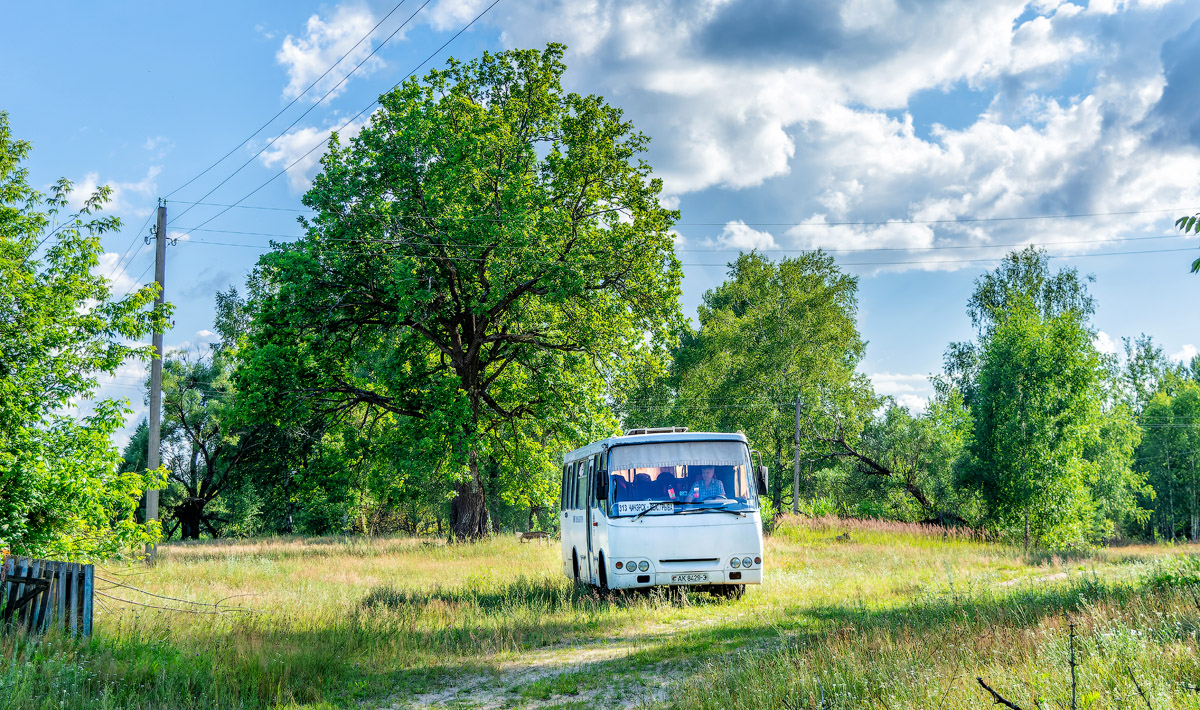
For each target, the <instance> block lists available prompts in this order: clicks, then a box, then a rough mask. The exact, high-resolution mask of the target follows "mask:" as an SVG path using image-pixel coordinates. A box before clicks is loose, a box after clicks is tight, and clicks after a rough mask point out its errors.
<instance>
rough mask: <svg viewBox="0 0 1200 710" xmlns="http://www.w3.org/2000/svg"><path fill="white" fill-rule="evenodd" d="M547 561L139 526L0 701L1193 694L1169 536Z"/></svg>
mask: <svg viewBox="0 0 1200 710" xmlns="http://www.w3.org/2000/svg"><path fill="white" fill-rule="evenodd" d="M558 555H559V552H558V547H557V543H553V544H551V545H545V544H539V543H529V544H519V543H518V542H517V541H516V539H514V538H511V537H507V536H501V537H497V538H494V539H491V540H488V541H485V542H481V543H477V544H469V545H448V544H446V543H445V542H444V541H438V540H428V539H424V540H423V539H411V538H389V539H361V538H339V539H267V540H254V541H206V542H202V543H198V544H186V545H185V544H174V545H167V546H163V547H162V548H160V559H159V563H158V564H157V565H156V566H155V567H153V568H146V567H144V566H141V565H129V566H112V565H110V566H107V567H104V568H103V569H101V570H99V571H98V576H99V577H101V578H103V579H104V580H106V581H104V582H101V583H100V584H99V585H98V587H99V588H100V589H101V590H102V591H103V594H104V595H105V596H101V597H99V601H100V602H101V603H100V604H99V605H98V608H97V614H96V622H95V634H94V637H93V638H92V639H91V641H90V642H87V643H79V642H76V641H73V640H71V639H69V638H62V637H57V636H51V637H48V638H44V639H41V640H40V641H38V642H36V643H34V642H32V641H30V640H27V639H22V638H18V637H12V636H9V637H5V638H4V639H3V641H0V707H6V708H7V707H14V708H15V707H19V708H212V707H229V708H274V707H286V708H342V707H352V708H364V709H372V710H373V709H375V708H437V707H454V708H471V707H492V708H501V707H528V708H548V707H560V708H575V707H578V708H583V707H589V708H591V707H678V708H722V709H726V708H781V709H788V710H791V709H793V708H861V707H871V708H884V707H895V708H943V707H944V708H984V707H991V706H992V704H993V698H992V697H991V696H990V695H989V694H988V692H987V691H986V690H984V689H983V688H982V687H981V686H980V684H979V682H978V681H977V680H976V679H977V678H983V680H984V681H985V682H986V683H987V684H988V685H989V686H990V687H992V688H994V689H995V690H996V691H997V692H999V693H1000V694H1001V695H1003V696H1004V697H1005V698H1006V699H1007V700H1008V701H1010V702H1012V703H1013V704H1014V705H1016V706H1018V707H1021V708H1025V709H1027V710H1029V709H1032V708H1037V707H1041V708H1053V707H1058V708H1063V709H1066V708H1071V707H1073V706H1072V693H1073V691H1074V696H1075V700H1074V703H1075V704H1074V707H1078V708H1152V709H1153V710H1165V709H1168V708H1200V690H1197V687H1198V686H1200V658H1198V657H1197V653H1196V641H1197V638H1198V637H1200V598H1198V597H1197V596H1196V593H1195V592H1196V590H1197V586H1196V585H1197V584H1198V583H1200V563H1198V559H1197V558H1196V557H1193V556H1192V555H1191V552H1190V549H1189V548H1188V547H1185V546H1178V547H1172V546H1165V545H1158V546H1150V545H1142V546H1129V547H1112V548H1101V549H1096V550H1090V551H1080V552H1071V553H1062V554H1050V553H1038V552H1035V553H1026V552H1024V551H1023V550H1021V549H1019V548H1015V547H1011V546H1007V545H1003V544H998V543H994V542H987V541H980V540H976V539H973V538H972V537H971V536H969V535H966V534H961V535H957V534H947V533H946V532H944V531H942V530H937V529H930V528H923V527H920V526H914V525H905V524H896V523H883V522H864V521H844V520H837V519H820V520H803V519H784V520H783V521H782V522H781V523H780V524H779V525H778V526H777V527H776V529H775V531H774V532H773V534H772V535H770V536H769V537H768V538H767V549H766V561H767V566H768V570H769V571H768V574H767V578H766V582H765V584H763V585H762V586H761V587H755V588H751V589H750V590H749V591H748V592H747V594H746V595H745V596H744V597H743V598H742V599H740V600H737V601H728V600H724V599H716V598H712V597H710V596H709V595H707V594H703V593H699V592H687V593H683V594H668V593H651V594H629V595H612V596H602V595H599V594H597V593H595V592H592V591H590V590H587V589H581V588H576V587H575V586H574V585H572V584H571V583H570V582H569V581H568V580H567V579H566V578H565V577H563V576H562V575H561V574H560V573H559V571H558V565H559V560H558ZM146 592H149V593H150V594H153V595H157V596H151V595H150V594H147V593H146ZM122 600H123V601H122ZM131 602H136V604H135V603H131ZM155 607H163V608H155ZM1072 626H1073V627H1074V628H1073V629H1072ZM1072 658H1074V664H1072ZM1072 673H1074V676H1075V683H1074V686H1073V685H1072Z"/></svg>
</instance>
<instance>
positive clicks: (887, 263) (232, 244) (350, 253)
mask: <svg viewBox="0 0 1200 710" xmlns="http://www.w3.org/2000/svg"><path fill="white" fill-rule="evenodd" d="M181 243H182V244H203V245H206V246H225V247H238V248H243V249H258V250H259V251H263V252H269V251H271V250H272V249H273V247H271V246H264V245H260V244H244V243H241V242H211V241H206V240H200V239H191V240H188V241H185V242H181ZM373 243H378V244H387V243H388V242H373ZM394 244H395V245H399V246H405V245H408V243H407V242H394ZM813 251H815V250H813ZM1183 251H1189V252H1190V251H1194V248H1193V247H1183V248H1180V249H1143V250H1137V251H1118V252H1102V253H1094V254H1049V255H1047V257H1046V258H1048V259H1073V258H1084V257H1088V258H1090V257H1099V256H1131V255H1136V254H1167V253H1174V252H1183ZM336 253H337V254H341V255H345V256H378V255H379V253H378V252H369V251H347V250H337V252H336ZM403 256H404V257H405V258H409V259H422V260H426V261H468V262H475V263H478V262H480V261H484V259H482V258H480V257H473V256H425V255H419V254H405V255H403ZM1000 258H1003V257H1000V256H993V257H986V258H978V259H923V260H910V261H855V262H842V263H840V264H839V266H911V265H922V264H970V263H984V262H993V261H996V260H997V259H1000ZM488 260H492V261H496V262H498V263H505V260H504V259H502V258H497V257H489V259H488ZM517 261H522V262H524V263H541V264H555V263H558V262H552V261H536V260H521V259H513V260H511V261H510V262H509V263H516V262H517ZM680 266H729V264H728V263H727V262H720V263H689V262H680Z"/></svg>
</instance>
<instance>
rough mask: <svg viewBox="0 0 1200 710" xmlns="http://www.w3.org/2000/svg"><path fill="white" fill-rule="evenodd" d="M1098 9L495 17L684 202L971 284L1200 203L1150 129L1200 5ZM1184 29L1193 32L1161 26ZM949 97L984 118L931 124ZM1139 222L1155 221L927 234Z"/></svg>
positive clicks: (1077, 250)
mask: <svg viewBox="0 0 1200 710" xmlns="http://www.w3.org/2000/svg"><path fill="white" fill-rule="evenodd" d="M1082 4H1083V3H1080V4H1075V3H1071V2H1060V1H1059V0H1039V2H1036V3H1034V5H1033V6H1030V5H1028V4H1027V3H1025V2H1023V1H1021V0H1000V1H998V2H992V3H978V2H968V1H966V0H930V1H929V2H923V3H896V2H893V1H892V0H854V1H853V2H847V3H843V4H841V5H833V6H829V5H822V4H817V3H804V2H795V3H757V4H751V3H747V2H742V1H739V0H702V1H701V2H692V3H678V2H658V1H656V2H649V1H648V0H624V1H623V2H616V1H615V0H589V1H588V2H564V1H563V0H536V1H533V2H530V3H525V4H520V5H513V6H509V7H507V8H506V10H505V11H504V12H503V13H493V14H491V15H489V16H488V21H490V22H493V23H494V24H496V25H498V26H499V27H500V28H501V30H502V35H501V36H502V42H503V43H504V44H505V45H506V46H520V47H530V46H539V45H541V44H543V43H544V42H546V41H548V40H554V41H563V42H565V43H566V44H567V45H568V47H569V48H570V52H569V54H568V57H567V64H568V66H569V69H568V73H567V76H566V77H565V82H566V83H567V85H568V87H570V88H576V89H579V90H583V91H587V92H595V93H600V94H602V95H604V96H605V97H607V98H608V99H609V100H610V101H611V102H613V103H614V104H617V105H619V106H621V107H622V108H623V109H624V110H625V111H626V114H627V115H628V116H630V118H631V119H632V120H633V121H634V123H635V125H637V126H638V128H639V129H641V130H643V131H645V132H646V133H647V134H649V135H650V136H652V137H653V140H654V142H653V144H652V149H651V156H650V159H651V163H652V164H653V165H654V166H655V168H656V172H657V174H658V175H659V176H660V177H662V178H663V179H664V183H665V186H666V189H667V191H668V192H670V193H672V194H674V195H688V194H690V193H697V192H699V191H702V190H713V189H714V188H715V189H718V190H720V189H724V190H748V189H756V190H760V191H761V192H760V193H758V194H759V195H760V196H761V197H762V198H763V199H762V200H761V201H760V200H755V201H754V202H750V201H742V204H760V203H761V202H762V201H765V200H774V201H775V202H776V203H777V204H784V205H786V209H788V210H789V211H790V212H791V215H790V218H791V219H793V220H795V221H798V222H799V221H803V222H812V221H816V222H823V223H829V222H860V223H867V224H857V225H840V226H838V227H830V226H821V227H815V228H797V229H795V230H791V231H789V232H787V233H785V234H784V241H785V242H786V241H787V240H789V239H790V240H791V241H792V242H793V244H786V243H785V246H793V245H794V246H799V247H811V246H823V247H826V248H842V249H865V248H876V247H885V248H888V249H901V250H903V249H917V250H919V251H918V252H917V253H914V254H905V253H904V252H903V251H900V252H891V253H890V254H883V255H879V256H877V257H875V258H877V259H878V260H879V261H886V262H900V261H919V262H921V263H920V264H910V265H903V264H895V265H892V266H887V267H886V268H897V269H898V268H924V269H958V268H967V267H970V268H977V267H979V266H985V265H986V264H981V263H980V262H979V261H978V260H981V259H983V260H987V259H992V258H998V257H1000V256H1002V255H1003V254H1004V253H1005V252H1006V251H1007V250H1008V248H1009V247H1007V246H1000V247H996V246H991V245H1009V244H1016V245H1020V244H1028V243H1038V244H1052V243H1057V242H1065V241H1073V242H1079V241H1085V240H1091V241H1092V242H1094V243H1084V244H1072V245H1062V246H1059V247H1054V248H1053V249H1052V253H1053V254H1082V253H1086V252H1089V251H1094V250H1096V249H1098V248H1100V243H1101V240H1106V239H1114V238H1118V237H1129V236H1140V235H1149V234H1154V233H1161V232H1160V230H1163V229H1164V228H1167V227H1168V225H1167V223H1166V220H1167V217H1166V216H1164V215H1162V214H1153V213H1150V212H1149V211H1151V210H1156V209H1163V208H1168V207H1176V206H1179V205H1191V204H1197V203H1198V202H1200V184H1198V183H1196V181H1195V180H1192V179H1190V177H1189V176H1194V175H1196V174H1197V173H1200V150H1198V149H1197V147H1196V146H1195V145H1192V144H1183V145H1171V146H1166V147H1164V146H1161V145H1158V144H1156V143H1155V141H1154V139H1153V138H1152V135H1151V134H1152V131H1153V130H1154V125H1153V121H1151V120H1150V119H1151V118H1152V117H1153V116H1152V113H1151V112H1152V111H1154V110H1155V107H1156V105H1157V103H1158V102H1159V99H1160V97H1161V96H1162V94H1163V87H1164V85H1165V79H1164V69H1163V61H1164V59H1163V57H1164V56H1165V55H1164V53H1163V51H1162V48H1163V42H1164V41H1165V40H1166V39H1169V38H1170V37H1171V36H1172V33H1173V32H1179V31H1181V30H1182V29H1183V28H1186V27H1188V26H1189V25H1190V24H1191V23H1192V22H1193V21H1195V19H1196V17H1197V16H1200V6H1191V7H1183V6H1181V5H1180V4H1178V3H1177V4H1174V5H1172V6H1170V7H1164V8H1161V9H1155V10H1153V11H1152V12H1151V11H1147V10H1144V9H1142V7H1143V6H1149V5H1155V6H1157V5H1159V4H1161V3H1160V2H1159V0H1147V2H1146V3H1140V4H1139V3H1131V2H1125V3H1109V4H1108V5H1107V6H1106V7H1104V8H1101V4H1100V3H1092V4H1091V5H1090V6H1089V9H1088V11H1086V12H1085V11H1084V10H1083V8H1082V7H1081V5H1082ZM436 8H437V9H436V10H435V15H436V16H437V17H438V18H441V19H439V20H437V21H436V22H435V26H441V27H448V26H450V23H452V21H453V22H459V21H464V20H466V19H468V18H469V17H473V15H474V13H475V12H477V11H478V10H479V9H480V8H481V3H480V1H479V0H443V2H441V3H439V4H438V5H437V6H436ZM1101 9H1103V11H1104V13H1115V14H1098V11H1099V10H1101ZM1031 11H1032V13H1031ZM1165 12H1171V13H1174V15H1173V16H1172V17H1171V18H1159V17H1156V15H1155V14H1154V13H1165ZM439 22H440V23H442V24H441V25H438V24H437V23H439ZM885 27H886V31H883V30H882V29H881V28H885ZM1117 38H1119V39H1117ZM1080 77H1083V79H1082V81H1081V80H1080ZM938 91H943V92H947V93H948V98H947V99H946V101H945V104H946V105H948V106H953V105H954V102H955V101H958V100H959V96H961V95H962V94H971V95H972V96H971V100H972V101H975V102H976V103H977V104H978V106H979V107H978V108H976V109H973V113H972V114H969V115H965V116H963V115H957V114H958V111H957V110H954V111H951V112H949V114H947V115H946V117H943V116H942V115H941V114H938V113H937V111H933V112H932V114H931V112H930V108H929V107H930V105H936V104H937V103H938V102H936V101H932V100H930V99H929V98H928V97H929V96H931V95H932V96H936V92H938ZM981 97H982V98H983V99H984V100H983V101H982V102H981V103H980V102H979V99H980V98H981ZM988 99H990V104H989V103H988ZM918 101H921V103H917V102H918ZM1193 113H1194V112H1193ZM914 114H917V117H916V118H914ZM1187 116H1192V113H1188V114H1187ZM931 117H932V119H933V120H942V121H944V122H945V123H946V124H948V125H940V126H939V125H936V124H934V125H932V126H931V123H932V121H931V120H930V119H931ZM1185 118H1187V117H1186V116H1185ZM1187 120H1188V121H1189V122H1190V121H1192V120H1194V118H1187ZM1189 125H1190V123H1189ZM1184 134H1185V135H1186V130H1184ZM730 202H731V203H737V202H738V200H736V199H731V200H730ZM684 207H685V209H686V207H687V204H686V202H685V204H684ZM1123 211H1142V212H1144V213H1143V214H1139V215H1125V216H1121V217H1113V218H1094V219H1090V220H1087V221H1075V222H1072V223H1064V222H1061V221H1053V220H1045V221H1023V222H963V223H958V224H953V223H950V224H945V223H926V224H913V222H929V221H931V220H951V221H954V220H959V219H963V218H989V217H996V218H1001V217H1012V216H1023V215H1036V214H1063V213H1077V212H1123ZM731 216H732V217H737V216H739V215H738V214H737V213H734V214H733V215H723V217H725V218H726V219H728V218H729V217H731ZM753 216H756V215H746V217H747V218H749V217H753ZM685 219H686V216H685ZM875 222H879V223H881V224H873V223H875ZM1106 246H1112V245H1106ZM928 247H953V249H951V250H933V249H928ZM963 247H967V248H963ZM863 259H864V260H867V257H864V258H863ZM881 268H884V267H881Z"/></svg>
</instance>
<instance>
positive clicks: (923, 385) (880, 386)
mask: <svg viewBox="0 0 1200 710" xmlns="http://www.w3.org/2000/svg"><path fill="white" fill-rule="evenodd" d="M867 377H869V378H870V379H871V385H872V386H873V387H874V388H875V394H878V395H882V396H885V397H891V398H893V399H895V400H896V403H897V404H899V405H900V406H902V407H907V408H908V409H909V410H910V411H912V412H914V413H915V412H922V411H924V410H925V407H926V406H927V405H928V404H929V400H930V399H931V398H932V397H933V385H931V384H930V383H929V375H920V374H914V375H908V374H899V373H893V372H875V373H872V374H870V375H867Z"/></svg>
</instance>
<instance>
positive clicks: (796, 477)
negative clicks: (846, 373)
mask: <svg viewBox="0 0 1200 710" xmlns="http://www.w3.org/2000/svg"><path fill="white" fill-rule="evenodd" d="M794 439H795V442H794V443H795V449H796V464H795V466H794V467H793V470H792V514H793V515H799V514H800V395H799V394H797V395H796V435H795V437H794Z"/></svg>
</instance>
